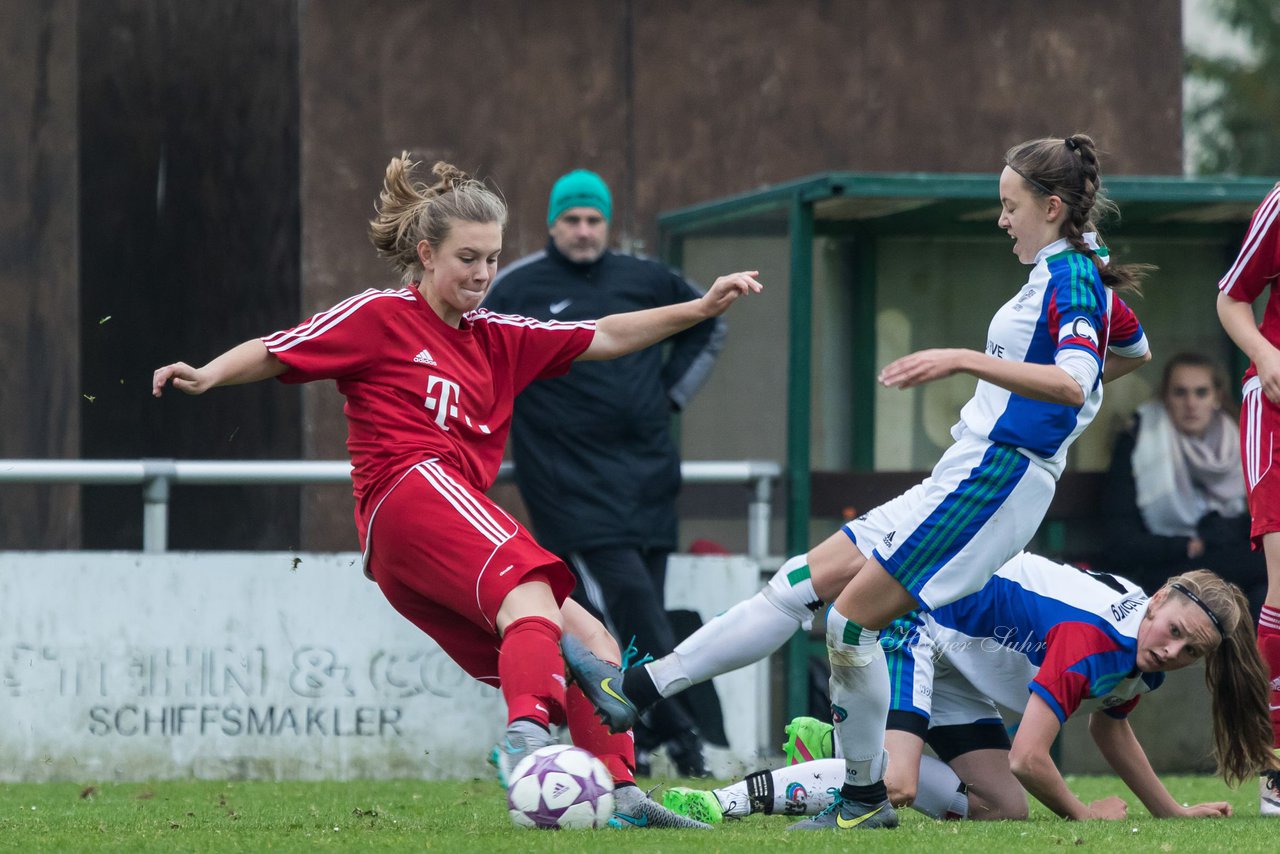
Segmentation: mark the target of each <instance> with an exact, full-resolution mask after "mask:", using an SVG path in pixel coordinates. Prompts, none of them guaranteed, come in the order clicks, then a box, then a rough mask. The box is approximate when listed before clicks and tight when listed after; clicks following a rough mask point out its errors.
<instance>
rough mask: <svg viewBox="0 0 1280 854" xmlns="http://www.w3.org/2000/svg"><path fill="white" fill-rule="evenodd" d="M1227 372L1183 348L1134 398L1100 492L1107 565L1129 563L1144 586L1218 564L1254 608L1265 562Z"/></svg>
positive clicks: (1216, 567) (1129, 571) (1258, 601)
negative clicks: (1248, 498)
mask: <svg viewBox="0 0 1280 854" xmlns="http://www.w3.org/2000/svg"><path fill="white" fill-rule="evenodd" d="M1226 387H1227V383H1226V375H1225V373H1224V372H1223V370H1222V369H1221V368H1220V367H1219V366H1218V365H1216V364H1215V363H1214V362H1213V361H1212V360H1210V359H1208V358H1206V357H1204V356H1201V355H1199V354H1196V353H1179V354H1177V355H1175V356H1173V357H1172V358H1170V359H1169V361H1168V363H1167V364H1166V365H1165V368H1164V374H1163V376H1162V378H1161V382H1160V397H1159V399H1158V400H1152V401H1148V402H1147V403H1144V404H1143V405H1142V406H1139V407H1138V410H1137V412H1135V413H1134V419H1133V424H1132V425H1131V427H1130V428H1129V429H1128V430H1127V431H1125V432H1124V433H1122V434H1121V435H1120V436H1119V437H1118V438H1117V440H1116V445H1115V449H1114V451H1113V453H1112V457H1111V468H1110V470H1109V471H1108V473H1107V480H1106V488H1105V490H1104V493H1103V505H1102V509H1103V518H1104V519H1105V525H1106V541H1107V553H1106V559H1105V564H1106V566H1105V568H1106V569H1112V570H1116V571H1120V570H1121V569H1123V570H1124V571H1125V574H1127V575H1128V576H1129V577H1130V578H1133V579H1135V580H1136V581H1138V582H1139V583H1140V584H1142V586H1143V587H1144V588H1146V589H1147V592H1148V593H1151V592H1154V591H1155V590H1156V589H1158V588H1159V586H1160V584H1161V583H1162V582H1163V581H1164V579H1165V578H1167V577H1169V576H1170V575H1173V574H1177V573H1180V572H1185V571H1188V570H1191V569H1200V568H1205V569H1212V570H1213V571H1214V572H1217V573H1218V574H1220V575H1221V576H1222V577H1224V578H1226V579H1227V580H1229V581H1232V582H1234V583H1235V584H1238V585H1239V586H1240V587H1241V588H1242V589H1243V590H1244V591H1245V593H1246V594H1247V595H1248V597H1249V601H1250V605H1251V607H1252V608H1253V610H1254V612H1255V613H1256V612H1257V610H1258V608H1259V606H1260V605H1261V603H1262V599H1263V597H1264V596H1265V593H1266V580H1267V575H1266V565H1265V563H1264V560H1263V557H1262V554H1261V552H1253V551H1251V550H1250V548H1249V514H1248V512H1247V509H1246V507H1245V492H1244V474H1243V470H1242V468H1241V464H1240V441H1239V436H1238V435H1237V431H1236V420H1235V417H1234V415H1233V414H1231V413H1228V412H1225V411H1224V407H1225V406H1226V405H1228V403H1229V401H1228V398H1227V397H1226Z"/></svg>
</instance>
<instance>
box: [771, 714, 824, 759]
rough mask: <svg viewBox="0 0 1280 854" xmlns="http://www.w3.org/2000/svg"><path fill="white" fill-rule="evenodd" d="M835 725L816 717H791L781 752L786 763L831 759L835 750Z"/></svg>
mask: <svg viewBox="0 0 1280 854" xmlns="http://www.w3.org/2000/svg"><path fill="white" fill-rule="evenodd" d="M835 729H836V728H835V727H834V726H832V725H831V724H828V723H823V722H822V721H820V720H818V719H817V718H806V717H799V718H792V719H791V723H789V724H787V727H786V729H785V730H783V731H784V732H785V733H786V734H787V740H786V743H785V744H783V745H782V752H783V753H785V754H786V755H787V764H788V765H799V764H800V763H801V762H812V761H813V760H815V759H831V758H832V757H834V756H835V755H836V751H835Z"/></svg>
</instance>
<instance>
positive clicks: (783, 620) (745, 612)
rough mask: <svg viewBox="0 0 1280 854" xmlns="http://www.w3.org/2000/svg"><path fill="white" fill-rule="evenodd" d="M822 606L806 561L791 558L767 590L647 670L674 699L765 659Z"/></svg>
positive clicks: (666, 693) (705, 627)
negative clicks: (708, 681)
mask: <svg viewBox="0 0 1280 854" xmlns="http://www.w3.org/2000/svg"><path fill="white" fill-rule="evenodd" d="M820 607H822V603H821V602H820V601H819V600H818V597H817V594H816V593H815V592H814V589H813V580H812V579H811V578H810V576H809V566H808V564H807V563H806V557H805V556H800V557H793V558H791V559H790V560H789V561H787V562H786V563H784V564H783V565H782V568H781V569H779V570H778V571H777V572H776V573H774V576H773V578H772V579H770V581H769V584H768V585H767V586H766V587H765V588H764V589H763V590H761V591H760V592H759V593H757V594H756V595H754V596H752V597H751V598H750V599H747V600H745V601H743V602H739V603H738V604H737V605H734V606H733V607H732V608H730V609H729V610H728V611H725V612H724V613H723V614H721V615H719V616H718V617H715V618H714V619H712V620H711V621H710V622H708V623H707V624H706V625H704V626H703V627H702V628H700V629H698V630H697V631H696V632H694V633H693V634H691V635H690V636H689V637H687V638H685V639H684V640H683V641H681V642H680V643H679V644H678V645H677V646H676V648H675V651H673V652H672V653H671V654H670V655H666V656H663V657H662V658H660V659H658V660H657V661H651V662H649V663H648V664H646V665H645V670H647V671H648V673H649V676H650V678H652V679H653V684H654V687H656V688H657V689H658V693H659V694H661V695H662V696H663V697H670V696H672V695H673V694H678V693H680V692H681V691H683V690H684V689H685V688H688V687H689V686H690V685H695V684H697V683H699V682H705V681H706V680H708V679H710V678H711V677H713V676H719V675H720V674H721V673H729V672H730V671H733V670H737V669H738V668H739V667H746V666H747V665H748V664H754V663H755V662H757V661H760V660H761V659H764V658H765V657H767V656H769V655H770V654H771V653H773V652H775V651H776V650H778V649H779V648H780V647H781V646H782V645H783V644H784V643H786V642H787V640H788V639H789V638H790V637H791V636H792V635H793V634H795V633H796V630H797V629H799V628H801V627H802V626H804V624H806V623H810V624H811V623H812V620H813V609H814V608H820Z"/></svg>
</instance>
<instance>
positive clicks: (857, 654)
mask: <svg viewBox="0 0 1280 854" xmlns="http://www.w3.org/2000/svg"><path fill="white" fill-rule="evenodd" d="M827 656H828V657H829V658H830V659H831V718H832V722H833V723H834V724H835V727H836V733H837V734H838V735H839V738H840V748H841V750H842V751H843V752H844V760H845V783H847V784H848V785H850V786H869V785H871V784H873V783H878V782H881V781H882V780H884V770H885V766H886V765H887V764H888V754H887V753H885V750H884V726H885V718H886V717H887V716H888V714H889V670H888V667H887V665H886V664H885V660H884V650H882V649H881V648H880V633H879V632H878V631H875V630H872V629H864V628H863V627H862V626H859V625H858V624H857V623H855V622H853V621H852V620H850V619H849V618H848V617H845V616H844V615H843V614H841V613H840V612H839V611H837V610H836V609H835V608H832V609H831V610H830V611H828V612H827Z"/></svg>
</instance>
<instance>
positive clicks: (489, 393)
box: [262, 288, 595, 551]
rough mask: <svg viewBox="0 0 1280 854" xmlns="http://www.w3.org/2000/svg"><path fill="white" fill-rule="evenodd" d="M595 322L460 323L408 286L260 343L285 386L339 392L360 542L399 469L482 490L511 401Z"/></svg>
mask: <svg viewBox="0 0 1280 854" xmlns="http://www.w3.org/2000/svg"><path fill="white" fill-rule="evenodd" d="M594 335H595V323H594V322H593V321H584V322H578V323H559V322H555V321H550V322H544V321H538V320H531V319H529V318H526V317H517V316H514V315H503V314H494V313H492V312H489V311H487V310H485V309H477V310H476V311H471V312H468V313H466V314H465V315H463V319H462V325H461V328H458V329H454V328H453V327H451V326H449V325H448V324H446V323H445V322H444V321H442V320H441V319H440V318H439V316H438V315H437V314H436V313H435V311H433V310H432V309H431V307H430V306H429V305H428V304H427V301H426V300H425V299H423V297H422V295H421V294H420V293H418V291H417V290H415V289H413V288H403V289H400V290H373V289H370V290H367V291H365V292H364V293H361V294H357V295H355V296H353V297H349V298H348V299H345V300H343V301H342V302H340V303H338V304H337V305H335V306H334V307H333V308H330V309H328V310H327V311H322V312H320V313H319V314H317V315H316V316H314V317H312V318H311V319H310V320H307V321H304V322H303V323H300V324H299V325H297V326H295V327H294V328H292V329H286V330H284V331H282V332H277V333H275V334H273V335H267V336H265V337H264V338H263V339H262V341H263V343H264V344H266V346H267V349H268V350H269V351H271V352H272V353H274V354H275V355H276V357H277V358H279V359H280V360H281V361H282V362H284V363H285V365H287V366H288V371H286V372H285V373H284V374H281V375H280V377H279V379H280V380H281V381H283V382H287V383H303V382H310V381H312V380H321V379H333V380H337V382H338V391H340V392H342V394H343V396H344V397H345V398H346V404H345V405H344V406H343V413H344V414H345V415H346V416H347V450H348V452H349V453H350V454H351V462H352V465H353V470H352V474H351V477H352V481H353V483H354V491H355V497H356V528H357V532H358V534H359V537H360V548H361V550H362V551H363V550H364V548H365V538H366V534H367V532H368V527H369V520H370V517H371V516H372V515H373V511H374V510H375V509H376V508H377V506H378V502H379V501H380V500H381V499H382V496H383V495H385V494H386V492H387V491H388V490H389V489H390V488H391V487H392V486H394V485H395V483H396V481H397V479H398V478H399V477H400V476H401V475H402V474H403V473H404V472H405V471H407V470H408V469H409V468H410V467H412V466H414V465H416V464H418V463H420V462H423V461H424V460H428V459H438V460H439V461H440V462H441V463H442V464H444V465H446V466H448V467H449V468H451V469H453V470H454V471H456V472H457V473H458V474H459V475H460V476H461V477H462V478H464V479H465V480H466V481H467V482H468V483H470V484H471V485H472V486H474V487H476V488H477V489H479V490H481V491H484V490H487V489H488V488H489V487H490V486H492V485H493V481H494V478H495V477H497V475H498V466H499V464H500V463H501V462H502V452H503V448H504V447H505V445H506V441H507V431H508V430H509V429H510V427H511V409H512V405H513V403H514V401H515V396H516V395H517V394H519V393H520V391H521V390H522V389H523V388H524V387H525V386H527V385H528V384H529V383H531V382H533V381H534V380H537V379H542V378H544V377H555V376H560V375H561V374H564V373H566V372H567V371H568V370H569V367H570V365H571V364H572V362H573V360H574V359H576V358H577V357H578V356H580V355H581V354H582V353H583V351H584V350H586V349H587V347H588V346H590V344H591V339H592V338H593V337H594Z"/></svg>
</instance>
